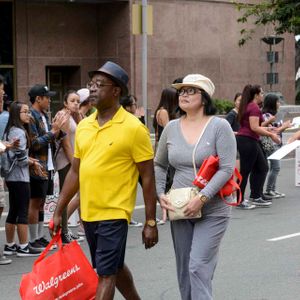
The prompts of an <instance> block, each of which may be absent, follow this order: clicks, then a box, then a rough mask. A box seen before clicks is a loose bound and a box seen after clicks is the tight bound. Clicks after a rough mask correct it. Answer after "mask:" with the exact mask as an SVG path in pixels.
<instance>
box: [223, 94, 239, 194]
mask: <svg viewBox="0 0 300 300" xmlns="http://www.w3.org/2000/svg"><path fill="white" fill-rule="evenodd" d="M241 99H242V93H236V94H235V96H234V99H233V103H234V108H233V109H232V110H231V111H230V112H229V113H228V114H227V115H226V117H225V119H226V120H227V121H228V122H229V124H230V126H231V128H232V130H233V132H234V134H235V135H236V134H237V133H238V131H239V129H240V123H239V121H238V111H239V107H240V103H241ZM235 166H236V168H237V169H238V170H240V155H239V151H237V152H236V162H235ZM235 194H236V193H235ZM236 196H237V195H236Z"/></svg>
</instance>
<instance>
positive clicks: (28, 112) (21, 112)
mask: <svg viewBox="0 0 300 300" xmlns="http://www.w3.org/2000/svg"><path fill="white" fill-rule="evenodd" d="M20 114H26V115H28V116H31V112H30V111H20Z"/></svg>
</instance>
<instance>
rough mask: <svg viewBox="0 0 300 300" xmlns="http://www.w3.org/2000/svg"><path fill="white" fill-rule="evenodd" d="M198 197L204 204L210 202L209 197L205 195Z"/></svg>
mask: <svg viewBox="0 0 300 300" xmlns="http://www.w3.org/2000/svg"><path fill="white" fill-rule="evenodd" d="M198 197H199V200H200V201H201V202H203V203H204V204H205V203H206V202H207V201H208V197H206V196H205V195H203V194H201V193H199V194H198Z"/></svg>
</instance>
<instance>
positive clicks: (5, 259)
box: [0, 253, 12, 265]
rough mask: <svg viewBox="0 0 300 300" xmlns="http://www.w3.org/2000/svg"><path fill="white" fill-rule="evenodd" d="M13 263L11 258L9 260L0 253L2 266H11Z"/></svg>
mask: <svg viewBox="0 0 300 300" xmlns="http://www.w3.org/2000/svg"><path fill="white" fill-rule="evenodd" d="M11 262H12V260H11V259H10V258H7V257H6V256H4V255H2V254H1V253H0V265H9V264H11Z"/></svg>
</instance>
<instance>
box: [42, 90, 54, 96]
mask: <svg viewBox="0 0 300 300" xmlns="http://www.w3.org/2000/svg"><path fill="white" fill-rule="evenodd" d="M55 95H56V92H54V91H49V92H48V93H46V94H45V95H44V96H47V97H54V96H55Z"/></svg>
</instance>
